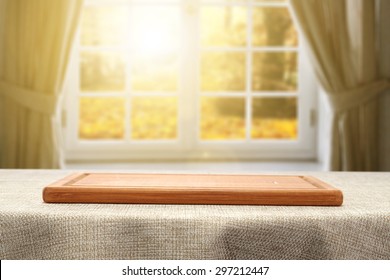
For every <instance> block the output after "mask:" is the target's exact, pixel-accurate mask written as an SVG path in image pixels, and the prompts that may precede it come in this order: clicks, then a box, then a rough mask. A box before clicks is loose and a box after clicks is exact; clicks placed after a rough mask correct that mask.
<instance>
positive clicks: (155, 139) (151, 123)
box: [66, 0, 315, 160]
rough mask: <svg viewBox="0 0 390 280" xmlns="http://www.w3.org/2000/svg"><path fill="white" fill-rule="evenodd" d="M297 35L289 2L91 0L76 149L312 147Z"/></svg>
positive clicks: (308, 87) (73, 126)
mask: <svg viewBox="0 0 390 280" xmlns="http://www.w3.org/2000/svg"><path fill="white" fill-rule="evenodd" d="M300 41H301V40H300V39H299V35H298V33H297V30H296V28H295V26H294V24H293V21H292V19H291V15H290V12H289V8H288V4H287V2H286V1H283V0H279V1H278V0H257V1H255V0H248V1H244V0H241V1H239V0H237V1H233V0H230V1H229V0H219V1H215V0H214V1H212V0H209V1H200V0H183V1H178V0H171V1H169V0H154V1H153V0H150V1H149V0H148V1H137V0H132V1H130V0H128V1H125V0H123V1H98V0H95V1H87V3H86V4H85V7H84V10H83V16H82V20H81V26H80V30H79V34H78V36H77V40H76V47H75V51H74V56H73V58H72V63H71V68H72V71H71V72H70V73H71V74H70V75H71V77H70V81H71V82H70V87H69V90H68V92H69V94H68V98H67V114H66V116H67V117H66V119H67V122H66V123H67V125H66V139H67V141H66V142H67V156H68V159H73V160H81V159H111V160H115V159H122V160H126V159H148V158H149V159H168V158H171V159H174V158H176V159H183V158H185V159H190V158H191V159H192V158H235V159H237V158H311V157H313V156H314V152H315V151H314V147H315V145H314V142H315V141H314V140H315V139H314V135H315V134H314V132H315V128H314V124H313V112H314V111H313V110H314V109H315V105H314V104H315V100H314V99H315V97H314V94H313V93H314V91H315V86H314V83H313V79H314V78H313V76H312V73H311V70H310V68H309V66H308V64H307V61H306V58H305V54H304V51H303V50H302V46H301V44H300Z"/></svg>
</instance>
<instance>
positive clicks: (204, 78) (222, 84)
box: [201, 52, 245, 91]
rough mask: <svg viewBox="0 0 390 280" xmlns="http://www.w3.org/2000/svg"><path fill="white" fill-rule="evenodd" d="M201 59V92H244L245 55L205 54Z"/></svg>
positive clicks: (234, 53)
mask: <svg viewBox="0 0 390 280" xmlns="http://www.w3.org/2000/svg"><path fill="white" fill-rule="evenodd" d="M201 59H202V60H201V89H202V91H245V53H237V52H225V53H219V52H207V53H203V54H202V58H201Z"/></svg>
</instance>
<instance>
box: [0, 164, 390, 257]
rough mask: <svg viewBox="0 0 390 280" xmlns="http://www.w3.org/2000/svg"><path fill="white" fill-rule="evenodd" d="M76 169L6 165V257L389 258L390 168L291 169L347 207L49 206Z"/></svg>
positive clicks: (0, 204) (1, 215)
mask: <svg viewBox="0 0 390 280" xmlns="http://www.w3.org/2000/svg"><path fill="white" fill-rule="evenodd" d="M121 172H123V170H122V171H121ZM126 172H130V171H128V170H127V171H126ZM71 173H72V171H69V170H67V171H64V170H61V171H60V170H55V171H53V170H0V259H390V173H344V172H343V173H341V172H340V173H302V172H300V173H294V174H297V175H311V176H315V177H317V178H319V179H320V180H323V181H325V182H327V183H329V184H331V185H333V186H335V187H337V188H339V189H341V190H342V191H343V193H344V204H343V206H341V207H307V206H227V205H135V204H134V205H131V204H116V205H114V204H46V203H44V202H43V201H42V189H43V187H44V186H46V185H48V184H49V183H52V182H53V181H56V180H58V179H60V178H62V177H64V176H66V175H69V174H71ZM137 173H138V172H137ZM268 174H270V173H268ZM272 174H276V173H272ZM280 174H281V173H280ZM286 174H287V173H286ZM288 174H292V173H288Z"/></svg>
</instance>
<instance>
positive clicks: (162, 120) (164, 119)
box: [131, 97, 177, 140]
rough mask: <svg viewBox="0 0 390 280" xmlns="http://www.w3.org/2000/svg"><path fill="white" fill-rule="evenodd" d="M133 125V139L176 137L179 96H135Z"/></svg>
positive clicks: (132, 112)
mask: <svg viewBox="0 0 390 280" xmlns="http://www.w3.org/2000/svg"><path fill="white" fill-rule="evenodd" d="M131 126H132V132H131V135H132V138H133V139H138V140H141V139H144V140H152V139H175V138H176V137H177V98H176V97H135V98H133V99H132V110H131Z"/></svg>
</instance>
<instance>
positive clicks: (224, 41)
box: [201, 6, 247, 46]
mask: <svg viewBox="0 0 390 280" xmlns="http://www.w3.org/2000/svg"><path fill="white" fill-rule="evenodd" d="M246 22H247V8H245V7H233V6H226V7H214V6H213V7H204V8H202V10H201V40H202V45H203V46H245V44H246V34H247V32H246V25H247V24H246Z"/></svg>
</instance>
